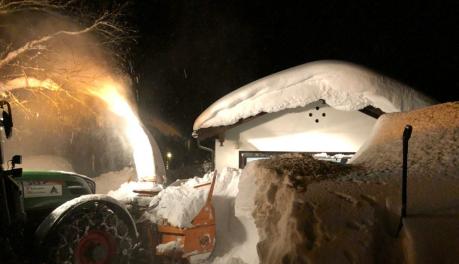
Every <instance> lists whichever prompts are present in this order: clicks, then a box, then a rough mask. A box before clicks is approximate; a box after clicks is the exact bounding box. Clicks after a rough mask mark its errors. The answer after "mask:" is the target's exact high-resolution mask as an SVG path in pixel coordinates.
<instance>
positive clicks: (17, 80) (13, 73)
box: [0, 0, 132, 97]
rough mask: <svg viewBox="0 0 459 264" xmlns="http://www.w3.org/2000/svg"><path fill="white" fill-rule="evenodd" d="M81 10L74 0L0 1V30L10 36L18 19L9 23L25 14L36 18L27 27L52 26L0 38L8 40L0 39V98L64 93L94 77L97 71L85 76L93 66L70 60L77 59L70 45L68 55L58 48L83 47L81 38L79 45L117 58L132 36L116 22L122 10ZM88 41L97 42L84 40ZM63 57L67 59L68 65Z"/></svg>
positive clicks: (83, 7)
mask: <svg viewBox="0 0 459 264" xmlns="http://www.w3.org/2000/svg"><path fill="white" fill-rule="evenodd" d="M89 3H90V2H89ZM84 5H85V2H82V1H75V0H66V1H62V0H24V1H21V0H19V1H18V0H14V1H5V0H3V1H0V31H2V30H3V31H11V30H12V29H11V28H14V27H17V26H18V25H16V24H15V23H14V21H18V19H17V18H16V20H14V19H15V17H19V16H21V15H22V16H24V15H26V16H27V17H28V19H30V17H35V19H32V20H31V22H30V23H34V21H39V22H42V21H43V20H49V21H53V22H52V24H53V25H52V26H49V25H48V27H47V28H46V29H43V28H37V29H36V30H34V27H36V25H33V24H32V25H27V26H26V27H24V25H22V30H23V31H28V32H29V31H30V32H32V33H29V34H28V35H29V36H30V38H29V39H20V40H15V39H14V37H13V38H11V35H12V34H11V33H10V34H6V33H5V34H2V35H5V36H6V35H9V39H8V38H2V39H1V40H0V90H1V91H2V92H3V95H4V96H9V97H12V96H14V95H13V94H12V93H11V91H12V90H14V89H19V88H41V89H47V90H54V91H57V90H60V89H66V90H67V92H68V91H70V90H71V89H70V88H71V87H70V86H71V85H74V84H75V80H76V78H79V79H78V81H80V82H87V81H88V80H93V79H95V78H97V76H95V73H94V72H97V71H94V72H92V73H90V71H88V69H91V70H93V68H94V67H95V64H96V63H94V62H90V64H91V65H90V66H88V63H87V61H84V60H82V59H81V58H78V59H77V60H75V58H76V57H77V56H81V52H79V51H75V46H73V47H70V49H73V50H71V53H72V54H68V53H69V51H68V50H67V51H64V50H65V48H63V46H65V45H66V44H62V42H63V41H67V43H68V46H70V44H72V45H73V43H72V42H74V41H79V42H81V43H83V42H82V39H85V40H84V41H85V42H84V43H85V44H81V45H86V46H89V45H93V46H94V47H92V48H97V49H99V50H103V49H104V50H106V49H109V50H110V51H111V52H112V53H111V54H112V55H114V56H115V57H117V58H118V59H119V58H120V57H119V54H120V53H119V52H117V49H119V47H120V43H121V44H122V43H125V41H126V40H127V39H129V38H130V36H129V34H130V33H132V31H130V30H129V29H128V28H127V27H126V26H125V25H124V24H122V23H121V22H120V21H122V20H121V19H120V17H121V16H122V15H123V14H122V10H123V6H115V7H112V8H111V9H110V10H100V9H99V10H96V11H92V10H89V8H88V7H85V6H84ZM93 5H94V4H93ZM96 9H97V8H96ZM11 20H13V22H12V24H11V22H10V21H11ZM21 23H22V21H21ZM19 27H20V26H19ZM16 34H17V33H16ZM18 34H23V32H19V33H18ZM90 37H92V38H97V40H96V41H88V39H89V38H90ZM88 43H90V44H88ZM81 45H80V47H81ZM95 46H97V47H95ZM100 46H103V49H101V47H100ZM64 53H65V54H64ZM72 56H73V57H72ZM63 57H67V61H64V60H63V59H62V58H63ZM93 59H94V60H97V59H98V58H93ZM69 61H70V62H69ZM88 67H89V68H88ZM98 67H99V68H100V67H101V66H100V65H98ZM99 73H100V71H99Z"/></svg>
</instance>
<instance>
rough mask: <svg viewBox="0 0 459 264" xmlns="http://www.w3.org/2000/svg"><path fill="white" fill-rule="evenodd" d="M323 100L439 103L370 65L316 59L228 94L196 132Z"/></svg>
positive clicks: (340, 104)
mask: <svg viewBox="0 0 459 264" xmlns="http://www.w3.org/2000/svg"><path fill="white" fill-rule="evenodd" d="M320 99H323V100H325V102H326V103H327V104H328V105H330V106H331V107H333V108H335V109H338V110H346V111H353V110H359V109H363V108H365V107H366V106H369V105H371V106H373V107H376V108H380V109H381V110H382V111H384V112H386V113H391V112H400V111H409V110H413V109H417V108H421V107H425V106H429V105H432V104H435V103H436V102H435V101H434V100H433V99H431V98H429V97H427V96H425V95H423V94H422V93H420V92H417V91H415V90H414V89H413V88H411V87H409V86H407V85H404V84H402V83H400V82H397V81H395V80H393V79H391V78H389V77H386V76H383V75H381V74H378V73H376V72H374V71H372V70H369V69H367V68H365V67H362V66H359V65H356V64H352V63H349V62H344V61H316V62H310V63H306V64H302V65H299V66H296V67H293V68H289V69H286V70H283V71H280V72H278V73H274V74H272V75H269V76H266V77H264V78H262V79H259V80H256V81H254V82H252V83H249V84H247V85H245V86H243V87H241V88H239V89H237V90H235V91H233V92H231V93H229V94H227V95H225V96H224V97H222V98H220V99H219V100H217V101H216V102H215V103H213V104H212V105H211V106H209V107H208V108H207V109H206V110H205V111H204V112H203V113H202V114H201V115H199V116H198V118H197V119H196V120H195V122H194V125H193V130H194V131H197V130H199V129H201V128H208V127H217V126H228V125H232V124H235V123H237V122H238V121H239V120H242V119H246V118H248V117H251V116H255V115H257V114H260V113H272V112H278V111H281V110H284V109H288V108H296V107H302V106H305V105H307V104H309V103H312V102H315V101H318V100H320Z"/></svg>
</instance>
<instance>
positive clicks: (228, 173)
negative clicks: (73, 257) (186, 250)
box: [140, 168, 240, 243]
mask: <svg viewBox="0 0 459 264" xmlns="http://www.w3.org/2000/svg"><path fill="white" fill-rule="evenodd" d="M239 175H240V170H238V169H230V168H225V169H224V170H222V171H221V172H218V174H217V176H216V181H215V186H214V192H213V196H212V201H213V204H214V208H215V211H216V218H217V223H218V225H217V229H218V228H219V225H220V224H222V223H224V222H225V221H227V220H226V217H222V215H223V214H226V213H227V212H226V210H225V209H223V207H225V208H226V207H227V206H228V203H227V202H226V199H227V198H228V197H233V199H234V197H235V196H236V194H237V190H238V189H237V186H238V180H239ZM212 176H213V172H210V173H207V174H206V175H204V176H203V177H194V178H191V179H188V180H179V181H176V182H175V183H173V184H171V185H170V186H169V187H167V188H166V189H164V190H163V191H161V192H160V193H159V194H158V195H156V196H155V197H153V199H152V200H151V202H150V205H149V208H148V210H147V211H146V212H145V214H144V215H143V217H142V219H141V220H140V221H143V220H145V219H148V220H150V221H152V222H154V223H161V224H164V223H168V224H170V225H173V226H178V227H182V228H183V227H190V226H191V225H192V224H191V222H192V220H193V219H194V217H195V216H196V215H197V214H198V213H199V211H200V210H201V209H202V207H204V205H205V203H206V200H207V196H208V193H209V189H210V185H206V186H203V187H198V188H196V187H197V186H199V185H203V184H206V183H210V182H211V181H212ZM222 199H223V200H225V201H223V200H222ZM222 209H223V211H222ZM219 221H221V222H219ZM217 233H218V231H217ZM218 236H219V235H218V234H217V240H218ZM219 243H220V242H219Z"/></svg>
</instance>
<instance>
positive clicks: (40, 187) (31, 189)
mask: <svg viewBox="0 0 459 264" xmlns="http://www.w3.org/2000/svg"><path fill="white" fill-rule="evenodd" d="M22 184H23V186H24V198H34V197H49V196H62V184H59V183H56V182H50V181H24V182H23V183H22Z"/></svg>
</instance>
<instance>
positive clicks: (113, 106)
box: [90, 82, 156, 180]
mask: <svg viewBox="0 0 459 264" xmlns="http://www.w3.org/2000/svg"><path fill="white" fill-rule="evenodd" d="M119 89H120V88H119V87H118V85H117V84H116V83H109V82H107V83H105V84H104V85H103V86H102V87H101V88H99V89H91V90H90V93H92V94H94V95H95V96H97V97H99V98H101V99H102V100H104V101H105V103H106V104H107V105H108V107H109V108H110V111H112V112H113V113H114V114H116V115H117V116H119V117H120V118H122V120H123V123H124V124H123V125H122V130H123V132H124V135H125V136H126V138H127V140H128V141H129V143H130V145H131V147H132V150H133V157H134V162H135V167H136V171H137V178H138V179H139V180H142V179H147V178H151V177H153V176H155V175H156V174H155V165H154V159H153V151H152V148H151V144H150V140H149V139H148V136H147V134H146V133H145V131H144V130H143V128H142V124H141V123H140V120H139V118H138V117H137V115H136V114H135V113H134V111H133V109H132V107H131V106H130V105H129V103H128V102H127V100H126V98H125V97H123V96H122V95H121V93H120V92H119Z"/></svg>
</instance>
